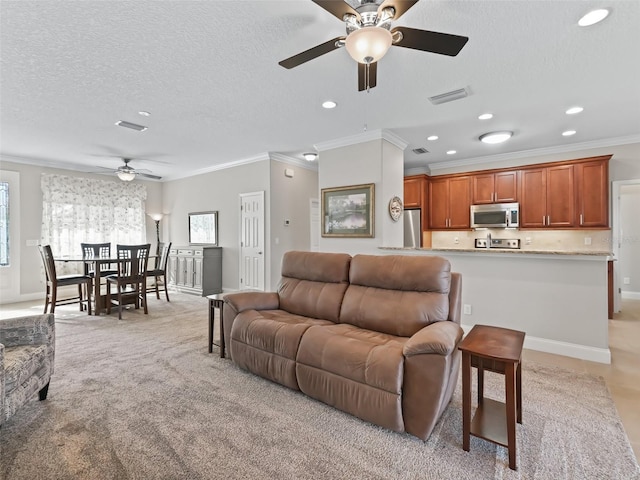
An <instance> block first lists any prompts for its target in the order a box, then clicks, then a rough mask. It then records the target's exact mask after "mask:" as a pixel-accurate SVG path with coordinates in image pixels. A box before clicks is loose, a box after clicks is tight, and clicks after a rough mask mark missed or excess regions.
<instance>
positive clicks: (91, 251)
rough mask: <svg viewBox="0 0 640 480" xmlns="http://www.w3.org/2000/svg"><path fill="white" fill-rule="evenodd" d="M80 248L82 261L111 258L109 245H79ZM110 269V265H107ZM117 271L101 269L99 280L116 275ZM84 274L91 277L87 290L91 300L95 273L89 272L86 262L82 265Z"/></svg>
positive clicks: (89, 264)
mask: <svg viewBox="0 0 640 480" xmlns="http://www.w3.org/2000/svg"><path fill="white" fill-rule="evenodd" d="M80 248H81V249H82V258H84V259H94V258H111V243H108V242H107V243H80ZM109 267H111V265H109ZM117 273H118V270H117V269H115V268H104V267H103V268H101V269H100V278H104V277H108V276H109V275H116V274H117ZM84 274H85V275H88V276H89V277H91V283H92V284H91V285H90V288H89V292H90V293H89V298H90V299H91V298H92V296H93V291H94V285H93V282H94V281H95V276H96V272H95V271H94V270H91V263H90V262H87V263H85V264H84Z"/></svg>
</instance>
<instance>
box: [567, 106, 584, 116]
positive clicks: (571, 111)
mask: <svg viewBox="0 0 640 480" xmlns="http://www.w3.org/2000/svg"><path fill="white" fill-rule="evenodd" d="M583 110H584V108H582V107H571V108H570V109H569V110H567V111H566V112H564V113H566V114H567V115H575V114H576V113H580V112H581V111H583Z"/></svg>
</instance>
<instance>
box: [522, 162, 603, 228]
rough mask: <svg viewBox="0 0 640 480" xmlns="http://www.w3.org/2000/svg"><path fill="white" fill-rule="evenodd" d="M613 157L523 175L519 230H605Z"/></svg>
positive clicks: (540, 169) (558, 165) (533, 169)
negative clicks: (610, 161) (610, 168)
mask: <svg viewBox="0 0 640 480" xmlns="http://www.w3.org/2000/svg"><path fill="white" fill-rule="evenodd" d="M610 158H611V156H610V155H608V156H603V157H592V158H588V159H580V160H576V161H571V162H563V163H558V164H547V165H545V166H540V167H539V168H526V169H523V170H522V171H521V174H520V175H521V179H520V182H521V186H520V227H522V228H580V227H582V228H603V227H604V228H606V227H608V225H609V215H608V212H609V191H608V185H609V163H608V162H609V159H610Z"/></svg>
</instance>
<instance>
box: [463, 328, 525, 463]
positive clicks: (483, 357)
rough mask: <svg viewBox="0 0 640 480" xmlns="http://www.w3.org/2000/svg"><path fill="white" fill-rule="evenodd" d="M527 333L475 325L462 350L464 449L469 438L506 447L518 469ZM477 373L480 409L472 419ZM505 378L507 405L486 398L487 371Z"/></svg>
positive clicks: (467, 444)
mask: <svg viewBox="0 0 640 480" xmlns="http://www.w3.org/2000/svg"><path fill="white" fill-rule="evenodd" d="M524 337H525V332H520V331H517V330H511V329H508V328H501V327H492V326H488V325H475V326H474V327H473V328H472V329H471V331H470V332H469V333H468V334H467V336H466V337H465V338H464V339H463V340H462V342H460V345H459V346H458V348H459V349H460V350H461V351H462V430H463V432H462V448H463V449H464V450H465V451H467V452H468V451H469V443H470V436H471V435H473V436H474V437H479V438H482V439H484V440H488V441H490V442H493V443H496V444H498V445H502V446H503V447H507V449H508V451H509V468H511V469H512V470H516V469H517V467H516V422H517V423H520V424H521V423H522V345H523V344H524ZM473 367H475V368H477V370H478V407H477V408H476V413H475V415H474V417H473V420H472V419H471V369H472V368H473ZM485 370H487V371H490V372H495V373H499V374H502V375H504V376H505V381H504V382H505V402H504V403H502V402H499V401H496V400H492V399H490V398H484V372H485Z"/></svg>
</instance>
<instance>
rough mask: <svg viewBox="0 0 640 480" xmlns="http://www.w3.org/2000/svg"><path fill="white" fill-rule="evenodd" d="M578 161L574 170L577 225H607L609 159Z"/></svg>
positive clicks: (591, 226)
mask: <svg viewBox="0 0 640 480" xmlns="http://www.w3.org/2000/svg"><path fill="white" fill-rule="evenodd" d="M610 158H611V155H608V156H605V157H598V158H597V160H594V161H590V162H584V163H578V164H576V166H575V172H576V187H577V188H576V193H577V195H576V203H577V207H576V210H577V212H576V213H577V215H578V222H577V223H578V226H580V227H587V228H594V227H608V226H609V159H610Z"/></svg>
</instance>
